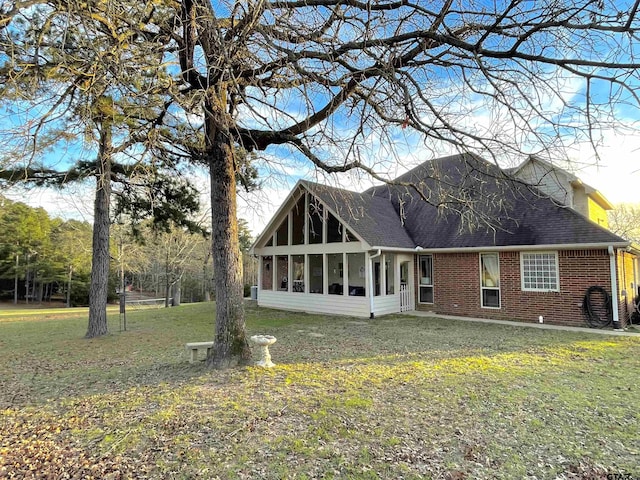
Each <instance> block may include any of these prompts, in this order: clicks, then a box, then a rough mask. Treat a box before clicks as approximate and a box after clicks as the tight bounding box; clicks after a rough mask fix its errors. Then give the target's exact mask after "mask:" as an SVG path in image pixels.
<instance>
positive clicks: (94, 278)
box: [85, 121, 111, 338]
mask: <svg viewBox="0 0 640 480" xmlns="http://www.w3.org/2000/svg"><path fill="white" fill-rule="evenodd" d="M98 155H99V158H98V166H99V171H98V174H97V185H96V198H95V204H94V211H93V212H94V214H93V258H92V262H91V284H90V287H89V327H88V329H87V334H86V335H85V337H86V338H94V337H99V336H102V335H106V334H107V333H108V325H107V296H108V293H109V291H108V289H109V228H110V219H109V202H110V199H111V124H110V123H109V122H107V121H105V122H103V124H102V130H101V132H100V151H99V153H98Z"/></svg>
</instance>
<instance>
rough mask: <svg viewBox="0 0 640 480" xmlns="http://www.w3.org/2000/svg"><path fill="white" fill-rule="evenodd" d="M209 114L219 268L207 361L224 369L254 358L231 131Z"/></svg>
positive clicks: (215, 255)
mask: <svg viewBox="0 0 640 480" xmlns="http://www.w3.org/2000/svg"><path fill="white" fill-rule="evenodd" d="M205 110H208V109H207V108H205ZM207 117H208V118H207V119H206V123H207V124H206V127H207V143H208V144H209V145H208V147H209V148H208V153H209V176H210V179H211V216H212V230H211V231H212V239H213V270H214V272H216V274H215V279H214V285H215V292H216V334H215V339H214V345H213V348H212V349H211V354H210V355H209V357H208V358H207V365H208V366H211V367H213V368H217V369H222V368H228V367H231V366H235V365H246V364H248V363H249V362H250V360H251V348H250V347H249V344H248V342H247V337H246V333H245V321H244V305H243V300H242V263H241V262H240V248H239V244H238V220H237V217H236V178H235V165H234V161H233V149H232V146H231V141H230V139H229V136H228V133H226V132H223V131H222V130H221V129H220V128H217V125H216V124H215V123H214V120H215V119H214V118H212V117H213V115H212V114H211V110H209V112H208V115H207ZM211 137H213V138H211ZM209 142H210V143H209Z"/></svg>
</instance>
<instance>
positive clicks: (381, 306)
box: [373, 294, 400, 315]
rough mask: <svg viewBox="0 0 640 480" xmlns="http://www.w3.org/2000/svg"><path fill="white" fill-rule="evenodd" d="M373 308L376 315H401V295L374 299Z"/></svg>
mask: <svg viewBox="0 0 640 480" xmlns="http://www.w3.org/2000/svg"><path fill="white" fill-rule="evenodd" d="M373 306H374V311H375V313H376V315H386V314H388V313H400V295H399V294H398V295H385V296H380V297H374V299H373Z"/></svg>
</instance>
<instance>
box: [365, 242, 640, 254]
mask: <svg viewBox="0 0 640 480" xmlns="http://www.w3.org/2000/svg"><path fill="white" fill-rule="evenodd" d="M630 245H631V242H605V243H558V244H545V245H502V246H490V247H446V248H422V247H420V246H417V247H415V248H398V247H384V246H377V245H376V246H373V247H371V250H378V249H380V250H382V251H386V252H399V253H458V252H469V253H474V252H489V251H501V252H518V251H531V250H586V249H600V248H607V247H609V246H612V247H614V248H628V247H629V246H630ZM638 248H640V246H639V247H638Z"/></svg>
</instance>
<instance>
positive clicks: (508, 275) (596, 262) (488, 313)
mask: <svg viewBox="0 0 640 480" xmlns="http://www.w3.org/2000/svg"><path fill="white" fill-rule="evenodd" d="M479 262H480V260H479V254H478V253H436V254H434V255H433V270H434V271H433V275H434V302H435V303H434V304H433V305H425V304H420V303H418V299H417V298H416V308H417V309H418V310H426V311H434V312H436V313H442V314H447V315H461V316H471V317H479V318H495V319H502V320H516V321H524V322H537V321H538V317H539V316H540V315H542V316H543V317H544V322H545V323H550V324H556V325H573V326H585V325H586V324H585V320H584V316H583V313H582V300H583V298H584V294H585V291H586V290H587V288H589V287H590V286H592V285H600V286H602V287H604V288H605V289H606V290H607V291H608V292H611V282H610V280H609V254H608V253H607V251H606V250H605V249H598V250H565V251H558V266H559V270H560V291H559V292H525V291H522V288H521V279H520V253H519V252H500V303H501V306H500V308H499V309H495V308H481V307H480V263H479ZM414 264H415V265H416V271H415V278H416V285H417V284H418V283H417V282H418V277H417V275H418V268H419V256H418V257H417V258H416V262H414ZM417 290H418V289H416V292H417Z"/></svg>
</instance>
